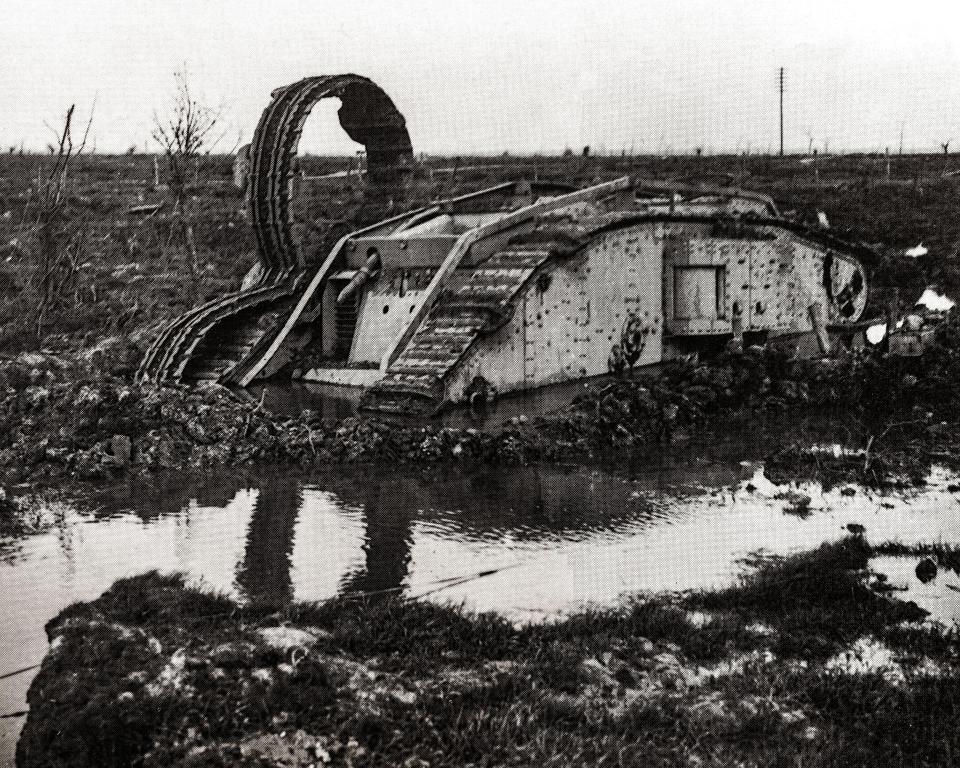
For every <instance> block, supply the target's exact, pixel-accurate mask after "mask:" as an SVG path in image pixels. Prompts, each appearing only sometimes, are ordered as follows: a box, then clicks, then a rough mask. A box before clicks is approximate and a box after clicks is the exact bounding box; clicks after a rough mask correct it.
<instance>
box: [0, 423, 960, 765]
mask: <svg viewBox="0 0 960 768" xmlns="http://www.w3.org/2000/svg"><path fill="white" fill-rule="evenodd" d="M721 438H722V439H718V441H717V442H716V444H715V450H716V453H715V454H714V458H713V459H710V458H706V457H705V456H707V454H704V453H699V454H696V455H694V454H693V453H690V454H689V455H681V456H677V455H674V456H673V457H667V456H665V457H663V459H662V461H661V462H660V463H658V464H656V465H652V464H650V463H647V464H641V465H637V466H636V467H632V468H629V469H628V470H627V471H626V472H627V473H629V476H627V474H624V475H615V474H609V473H606V472H603V471H600V470H597V469H591V468H583V467H579V468H573V469H563V468H558V467H548V468H544V467H539V468H538V467H526V468H511V469H509V470H504V469H503V468H479V469H477V470H475V471H470V472H466V471H456V470H453V469H450V468H434V469H431V470H429V471H426V470H413V469H411V468H401V469H393V470H385V469H382V468H377V469H374V468H370V467H336V468H330V469H329V470H326V471H323V472H318V473H315V474H312V475H305V474H302V473H299V474H298V473H295V472H289V471H287V472H272V473H266V472H263V471H257V472H256V473H250V472H247V473H243V472H234V473H224V474H215V475H208V476H203V477H190V476H172V477H170V478H169V479H167V480H166V481H164V480H162V479H154V480H152V481H150V482H149V483H146V482H139V483H138V482H131V483H129V484H124V485H122V486H119V487H116V488H112V489H109V490H106V491H104V492H102V493H101V494H99V495H98V496H97V498H95V499H91V506H92V507H93V508H96V509H97V510H98V511H97V512H96V513H95V514H94V513H91V512H80V511H77V510H67V511H66V512H65V514H63V515H59V516H58V517H57V525H56V526H55V527H54V528H53V529H51V530H49V531H47V532H43V533H38V534H36V535H32V536H29V537H26V538H24V539H23V540H21V541H20V542H19V545H18V547H17V549H16V551H15V553H13V554H11V555H10V556H9V557H8V558H6V559H5V560H3V561H0V610H2V612H3V616H4V617H7V620H6V621H3V622H0V659H2V661H3V667H2V668H0V669H13V668H17V667H22V666H27V665H29V664H32V663H35V662H37V661H39V660H40V659H41V658H42V656H43V654H44V653H45V652H46V650H47V639H46V636H45V634H44V631H43V626H44V624H45V623H46V622H47V621H49V620H50V619H51V618H52V617H53V616H55V615H56V614H57V613H58V612H59V611H60V610H62V609H63V608H64V607H66V605H68V604H70V603H72V602H75V601H77V600H90V599H93V598H95V597H96V596H97V595H99V594H100V593H102V592H103V591H104V590H105V589H107V588H108V587H109V586H110V584H112V583H113V582H114V581H115V580H116V579H118V578H122V577H125V576H131V575H134V574H138V573H143V572H144V571H147V570H150V569H158V570H160V571H165V572H169V571H174V570H181V571H184V572H186V573H187V574H188V575H189V576H190V577H191V578H193V579H198V580H199V579H202V580H203V581H204V582H205V583H206V584H207V585H209V586H211V587H214V588H217V589H221V590H226V591H232V592H234V593H235V594H237V595H238V596H240V597H242V598H245V599H249V600H252V601H260V602H267V603H270V604H281V603H283V602H285V601H288V600H290V599H291V598H296V599H302V600H323V599H325V598H329V597H331V596H333V595H335V594H337V593H347V592H357V591H365V592H366V591H381V590H391V589H396V588H402V590H404V591H405V593H406V594H409V595H423V594H425V593H427V592H433V590H434V589H436V586H437V585H438V584H439V583H443V584H445V585H447V586H446V588H444V589H443V590H442V591H440V592H433V594H432V595H431V598H430V599H439V600H452V601H454V602H463V603H465V604H466V605H467V606H468V607H470V608H473V609H476V610H496V611H500V612H502V613H504V614H505V615H507V616H509V617H511V618H514V619H518V620H521V621H522V620H529V619H531V618H533V619H541V618H543V617H545V616H546V617H550V616H557V615H562V614H563V613H565V612H568V611H570V610H575V609H577V608H580V607H582V606H583V605H584V604H587V603H601V604H610V603H613V602H615V601H616V600H617V599H618V598H619V597H620V596H622V595H624V594H629V593H634V592H637V591H657V590H665V589H669V590H678V589H689V588H698V587H709V586H712V585H716V584H719V583H726V582H728V581H729V579H730V578H731V577H732V575H733V574H735V573H736V572H737V571H738V568H739V566H738V565H737V561H738V558H741V557H743V556H745V555H746V554H748V553H750V552H753V551H756V550H758V549H766V550H768V551H772V552H778V553H786V552H789V551H792V550H799V549H807V548H811V547H814V546H817V545H818V544H819V543H821V542H823V541H826V540H833V539H837V538H839V537H840V536H843V535H844V534H845V533H846V527H845V526H846V525H847V524H848V523H852V522H855V523H858V524H862V525H864V526H865V528H866V530H867V536H868V538H870V539H871V540H873V541H884V540H888V539H898V540H900V541H902V542H904V543H911V542H915V541H928V542H929V541H943V542H960V515H956V514H950V512H951V511H954V512H955V511H960V503H958V500H957V498H956V496H955V495H954V494H953V493H952V492H951V491H950V488H951V487H952V484H953V483H955V482H956V477H954V476H952V475H948V474H946V473H943V472H935V473H934V474H933V475H932V476H931V477H930V479H929V483H928V485H927V486H926V487H925V488H923V489H922V490H921V491H919V492H918V493H917V494H916V495H914V496H908V495H903V494H898V495H881V494H878V493H875V492H871V491H868V490H866V489H858V490H857V492H856V494H855V495H854V496H848V495H844V494H842V493H841V491H840V489H833V490H829V491H824V490H823V489H821V488H819V487H816V486H811V485H804V486H802V488H801V490H802V491H803V492H804V493H807V494H809V495H810V496H811V497H812V504H811V509H812V513H811V515H810V516H809V517H807V518H806V519H800V518H798V517H796V516H790V515H784V513H783V507H784V502H783V501H782V500H778V499H777V498H776V495H777V493H778V491H780V490H783V489H781V488H778V487H776V486H773V485H772V484H770V483H769V481H765V479H764V478H763V477H762V470H760V469H759V467H758V466H757V465H749V464H747V465H743V464H741V459H743V458H744V453H743V451H742V450H741V451H740V452H734V450H733V439H732V438H730V437H729V436H727V437H726V438H723V436H721ZM727 451H729V452H730V453H732V456H727V454H726V452H727ZM718 456H722V457H723V458H722V459H718V458H717V457H718ZM505 566H511V567H509V568H507V569H505V570H502V571H497V572H496V573H495V574H493V575H491V576H489V577H484V578H482V579H478V580H473V581H469V582H468V583H464V584H457V585H454V586H449V582H446V581H444V580H450V579H456V578H458V577H463V576H465V575H468V574H475V573H478V572H480V571H486V570H496V569H500V568H503V567H505ZM906 575H907V576H908V575H909V574H906ZM946 576H947V575H945V576H944V578H943V579H939V580H937V581H934V582H931V584H930V585H925V586H924V590H925V591H924V593H923V599H924V600H925V601H926V602H925V603H924V605H925V607H926V606H927V605H928V604H929V605H930V606H931V610H932V609H933V608H932V606H934V605H935V604H939V605H943V606H945V607H946V608H948V609H949V610H948V611H946V612H945V613H944V615H947V614H950V612H951V611H953V610H954V609H955V607H956V601H954V602H949V599H951V598H952V597H954V593H953V591H952V589H951V587H953V586H956V584H955V583H954V582H952V581H947V578H946ZM905 577H906V576H905ZM891 578H892V576H891ZM29 682H30V676H29V675H22V676H19V677H16V678H10V679H8V680H3V681H0V712H11V711H16V710H20V709H23V708H24V696H25V693H26V687H27V685H28V684H29ZM19 727H20V722H19V721H15V720H0V768H2V767H3V766H4V765H5V764H6V762H5V761H7V760H8V757H9V755H11V754H12V750H13V747H12V745H13V741H14V740H15V737H16V733H17V729H18V728H19Z"/></svg>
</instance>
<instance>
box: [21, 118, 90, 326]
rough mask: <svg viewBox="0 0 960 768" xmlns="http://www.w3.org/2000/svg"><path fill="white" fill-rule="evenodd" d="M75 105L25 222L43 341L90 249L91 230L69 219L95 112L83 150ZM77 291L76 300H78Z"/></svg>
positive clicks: (39, 178)
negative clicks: (77, 162) (74, 168)
mask: <svg viewBox="0 0 960 768" xmlns="http://www.w3.org/2000/svg"><path fill="white" fill-rule="evenodd" d="M75 106H76V105H71V106H70V108H69V109H68V110H67V114H66V116H65V117H64V121H63V128H62V129H61V130H60V131H59V132H58V139H57V144H56V145H54V147H53V151H52V152H51V154H52V155H53V158H54V159H53V166H52V167H51V168H50V171H49V173H48V174H46V176H43V175H42V174H40V173H38V176H37V193H36V195H35V196H34V197H33V199H32V201H31V207H30V209H28V212H27V216H26V218H27V220H28V223H29V226H30V229H31V234H32V236H33V238H34V239H35V242H36V264H35V265H34V266H35V272H34V278H33V283H34V288H35V290H36V292H37V296H38V300H39V301H38V305H37V315H36V318H35V320H36V333H37V338H40V336H41V333H42V330H43V324H44V322H45V320H46V318H47V315H48V313H49V312H50V311H51V310H52V309H54V308H55V307H56V306H57V305H58V304H59V303H61V302H62V301H63V300H64V299H65V298H67V297H68V296H69V294H70V289H71V286H73V287H75V285H76V278H77V272H78V270H79V266H80V264H81V263H82V261H83V257H84V254H85V248H86V243H87V228H86V226H85V225H84V224H83V223H80V224H78V223H77V222H74V221H71V220H70V217H69V215H68V205H69V187H68V181H69V170H70V164H71V161H72V159H73V158H74V157H75V156H76V155H78V154H80V152H82V151H83V149H84V148H85V147H86V144H87V138H88V137H89V135H90V126H91V125H92V123H93V110H91V112H90V118H89V119H88V121H87V126H86V128H85V130H84V132H83V138H82V139H81V141H80V144H79V145H77V146H75V145H74V141H73V113H74V108H75ZM76 298H77V296H76V292H75V291H74V299H76Z"/></svg>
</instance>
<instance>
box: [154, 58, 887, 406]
mask: <svg viewBox="0 0 960 768" xmlns="http://www.w3.org/2000/svg"><path fill="white" fill-rule="evenodd" d="M337 77H356V76H337ZM305 82H307V81H301V83H305ZM365 82H369V81H365ZM295 85H296V84H295ZM311 87H312V88H314V93H313V95H312V96H308V97H302V103H300V106H299V107H297V106H296V104H297V103H298V100H297V98H296V97H291V96H289V95H287V96H286V98H287V100H288V102H289V104H288V106H287V108H286V109H287V111H288V112H289V113H290V114H291V115H293V116H292V117H290V118H288V119H290V120H293V121H294V125H295V126H296V127H297V131H299V126H302V120H303V119H305V116H306V113H305V112H304V109H305V108H306V105H307V104H308V103H309V102H310V99H311V98H313V97H314V96H316V93H317V87H316V86H309V87H305V86H302V85H301V86H300V90H301V92H302V91H304V90H310V88H311ZM365 87H369V86H365ZM290 88H293V86H289V87H288V90H289V89H290ZM319 90H321V91H322V88H320V89H319ZM377 91H378V92H379V89H377ZM285 93H286V91H281V92H280V94H279V96H278V97H277V98H279V99H282V98H284V94H285ZM369 93H373V91H370V92H369ZM369 93H368V100H367V104H368V106H369V104H371V103H373V102H376V103H377V105H378V107H377V108H378V109H379V110H381V114H382V115H383V114H385V115H388V116H389V117H390V119H380V120H376V119H372V118H371V113H369V112H364V111H363V109H359V108H358V107H356V105H354V106H353V107H351V108H350V109H348V110H347V112H348V114H349V116H350V120H352V122H349V121H348V123H349V124H350V125H352V126H354V128H353V130H354V131H356V130H357V129H356V128H355V126H356V125H358V124H368V125H370V126H378V125H379V126H383V125H386V126H387V128H388V130H387V133H386V134H384V133H383V131H384V130H386V129H383V128H378V129H376V130H379V131H381V132H380V133H371V131H374V128H368V129H367V133H366V134H365V135H366V136H368V137H371V136H372V137H373V138H372V139H371V142H372V146H373V150H372V151H371V149H370V147H369V146H368V162H374V163H377V162H379V164H380V165H379V167H377V166H376V165H375V166H374V170H373V171H371V176H372V178H371V181H373V182H376V183H379V184H380V186H381V188H382V187H384V186H389V188H391V189H393V190H394V194H397V192H396V191H397V190H402V187H403V181H402V179H403V172H404V170H405V169H407V168H409V162H410V161H411V160H412V150H410V145H409V138H408V137H406V130H405V128H403V122H402V117H400V116H399V113H395V108H393V106H392V102H389V99H387V97H386V96H385V94H383V95H382V96H377V97H376V98H375V99H374V98H373V97H372V96H370V95H369ZM380 93H382V92H380ZM275 100H276V99H275ZM344 103H347V102H346V101H345V102H344ZM278 109H279V108H278V107H277V106H276V104H274V105H272V106H271V107H270V108H268V110H267V111H265V113H264V117H263V118H262V119H261V124H260V127H259V128H258V132H257V134H256V135H255V137H254V141H253V143H252V145H251V164H250V167H251V178H250V184H251V189H250V193H249V198H250V205H251V213H252V217H251V218H252V221H253V224H254V227H255V228H257V233H258V244H259V247H260V252H261V260H262V262H263V268H262V270H261V272H262V274H263V277H262V278H261V279H260V280H259V282H258V283H257V284H256V285H255V286H253V287H250V288H248V289H247V290H246V291H245V292H241V294H238V295H234V296H233V297H230V298H229V299H228V300H227V301H223V300H219V301H218V302H211V305H210V307H208V308H207V309H204V308H200V310H199V311H197V310H195V311H194V315H195V316H194V317H193V318H192V319H188V320H187V321H186V322H185V323H184V322H183V321H181V324H180V326H179V327H177V328H174V329H173V330H172V331H165V334H166V338H167V340H166V341H165V342H163V343H161V344H159V345H155V346H156V347H157V349H154V350H152V351H151V354H152V355H153V359H152V360H150V359H148V360H147V361H145V365H144V367H143V368H142V374H143V376H144V377H145V378H150V377H151V374H152V375H153V377H155V378H177V377H180V378H189V376H185V375H184V374H188V373H189V372H190V370H194V371H195V370H197V366H198V364H199V365H204V363H203V362H202V361H203V360H209V359H211V356H214V358H215V359H217V360H218V361H219V362H218V363H217V364H216V365H212V366H211V365H207V366H206V368H208V369H210V370H211V371H212V374H213V377H214V378H216V379H217V380H219V381H222V382H225V383H234V384H239V385H241V386H246V385H247V384H250V383H251V382H253V381H254V380H256V379H257V378H261V377H263V376H265V375H269V374H271V373H273V372H275V371H276V370H278V369H279V368H280V367H281V366H282V364H283V363H284V362H286V361H288V360H290V359H291V358H293V357H294V356H299V358H300V359H309V360H310V362H309V363H308V364H306V365H305V366H301V369H302V370H301V372H302V374H303V375H304V377H305V378H306V379H308V380H312V381H317V382H324V383H327V384H334V385H340V386H347V387H359V388H362V390H363V396H362V398H361V404H362V407H364V408H366V409H369V410H373V411H378V412H382V413H404V414H407V413H414V414H425V413H433V412H436V411H437V410H439V409H441V408H443V407H444V406H445V405H448V404H458V403H465V402H475V401H476V399H478V398H479V399H490V398H494V397H497V396H499V395H502V394H505V393H510V392H517V391H522V390H531V389H535V388H539V387H544V386H548V385H553V384H558V383H562V382H568V381H573V380H578V379H585V378H590V377H595V376H601V375H608V374H614V375H624V374H626V373H628V372H629V371H630V370H633V369H638V368H644V367H651V366H656V365H658V364H660V363H663V362H665V361H669V360H671V359H675V358H677V357H679V356H681V355H688V354H690V353H691V352H693V351H700V350H703V351H707V350H711V349H718V348H722V347H723V345H725V344H726V343H728V342H729V341H730V340H739V341H744V342H745V343H753V342H765V341H772V340H776V339H785V338H794V337H796V338H800V337H804V336H807V337H812V336H813V334H814V333H818V334H819V336H820V338H823V337H824V336H825V335H826V334H825V329H829V328H831V327H832V328H835V329H837V328H839V329H844V328H847V329H852V328H855V327H856V325H857V322H858V321H859V320H860V318H861V316H862V314H863V312H864V309H865V307H866V305H867V298H868V286H867V277H866V272H865V269H864V262H865V261H866V258H865V257H870V256H872V254H871V253H870V252H869V251H868V249H866V248H864V247H863V246H860V245H856V244H850V243H846V242H843V241H841V240H839V239H837V238H835V237H833V236H832V235H831V234H830V233H829V231H828V230H825V229H822V228H819V227H817V228H809V227H806V226H804V225H803V224H800V223H798V222H795V221H791V220H789V219H787V218H785V217H783V216H782V215H781V214H780V212H779V211H778V209H777V206H776V204H775V203H774V201H773V200H772V199H770V198H769V197H767V196H765V195H761V194H758V193H755V192H750V191H746V190H740V189H735V188H730V187H710V186H706V185H696V184H679V183H671V182H659V181H651V180H647V179H642V178H635V177H629V176H625V177H623V178H620V179H616V180H614V181H609V182H605V183H601V184H597V185H594V186H591V187H588V188H586V189H573V188H570V187H566V186H564V185H559V184H550V183H538V182H531V181H524V180H518V181H515V182H510V183H505V184H500V185H497V186H494V187H491V188H489V189H486V190H483V191H480V192H475V193H472V194H469V195H463V196H459V197H451V198H448V199H443V200H438V201H435V202H432V203H431V204H429V205H427V206H425V207H421V208H418V209H416V210H412V211H409V212H406V213H402V214H400V215H396V216H392V217H390V218H388V219H385V220H383V221H380V222H378V223H376V224H373V225H371V226H367V227H365V228H362V229H359V230H357V231H354V232H352V233H350V234H348V235H345V236H344V237H342V238H341V239H340V240H339V241H338V242H337V243H336V245H335V246H334V247H333V248H332V249H331V250H330V252H329V253H328V254H326V256H325V258H323V259H322V260H321V263H319V265H314V266H310V267H308V266H306V264H305V263H304V261H303V259H301V258H298V257H297V255H296V253H295V249H294V248H293V246H292V245H291V236H290V232H289V226H290V215H289V205H290V200H289V195H290V189H291V185H290V184H289V179H287V178H286V177H284V175H283V173H284V171H283V169H282V167H280V170H279V171H278V167H279V166H278V162H279V161H278V160H277V157H280V158H281V159H282V158H283V157H289V156H290V149H291V145H290V139H289V136H290V131H289V130H285V129H284V128H283V121H282V120H281V119H280V118H278V117H277V116H276V112H277V110H278ZM391 109H393V110H394V111H391ZM298 110H299V111H298ZM307 111H309V110H307ZM358 115H359V117H358ZM271 120H273V121H274V123H271ZM297 121H299V122H297ZM400 128H402V131H401V130H400ZM267 131H273V134H275V137H274V139H270V138H269V136H266V135H264V134H265V132H267ZM284 137H285V138H284ZM271 142H273V143H272V144H271ZM283 142H286V144H283ZM271 146H275V147H278V148H275V149H271V148H270V147H271ZM294 149H295V146H294ZM271 152H272V153H273V155H275V157H266V155H270V154H271ZM287 173H288V174H289V171H287ZM267 315H269V317H270V320H269V322H264V321H263V318H264V317H265V316H267ZM251 326H253V327H255V328H257V329H260V330H258V331H256V332H254V333H252V334H248V336H249V338H247V337H244V340H242V343H241V342H238V340H237V339H238V338H239V337H238V336H237V333H238V331H237V329H238V328H249V327H251ZM231 334H233V335H231ZM238 347H239V348H240V350H241V351H240V353H239V355H237V352H236V350H237V349H238ZM221 350H229V351H228V352H223V351H221ZM217 355H219V357H217ZM230 355H234V356H235V357H236V359H235V360H231V359H230ZM149 357H150V356H149V355H148V358H149ZM224 360H225V361H226V363H227V364H226V365H225V364H224V363H223V361H224ZM158 361H159V364H158ZM197 361H201V362H200V363H198V362H197ZM218 366H219V368H218ZM158 374H159V375H158ZM200 378H202V377H200Z"/></svg>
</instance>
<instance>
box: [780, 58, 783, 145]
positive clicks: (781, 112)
mask: <svg viewBox="0 0 960 768" xmlns="http://www.w3.org/2000/svg"><path fill="white" fill-rule="evenodd" d="M780 157H783V67H780Z"/></svg>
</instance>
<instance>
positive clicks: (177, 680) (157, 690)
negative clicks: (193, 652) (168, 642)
mask: <svg viewBox="0 0 960 768" xmlns="http://www.w3.org/2000/svg"><path fill="white" fill-rule="evenodd" d="M186 665H187V652H186V651H185V650H184V649H183V648H180V649H179V650H178V651H177V652H176V653H174V654H173V656H171V657H170V661H168V662H167V666H165V667H164V668H163V669H162V670H160V674H159V675H157V679H156V680H154V681H153V682H152V683H149V684H148V685H147V686H146V691H147V693H148V694H150V695H151V696H161V695H162V694H164V693H166V692H167V691H174V690H177V689H178V688H180V687H181V686H182V685H183V678H184V669H185V667H186Z"/></svg>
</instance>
